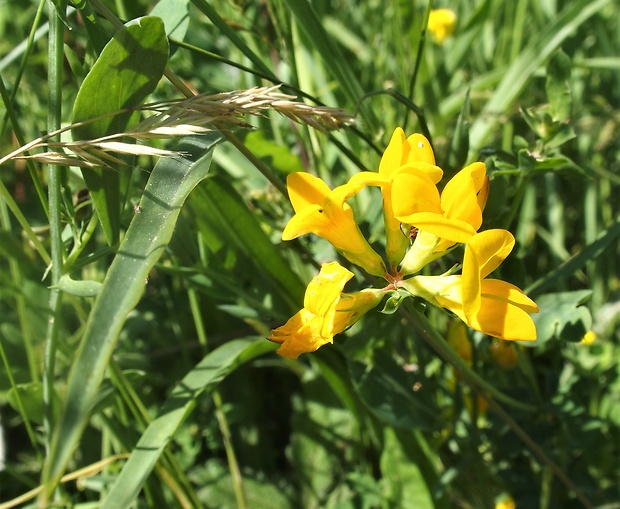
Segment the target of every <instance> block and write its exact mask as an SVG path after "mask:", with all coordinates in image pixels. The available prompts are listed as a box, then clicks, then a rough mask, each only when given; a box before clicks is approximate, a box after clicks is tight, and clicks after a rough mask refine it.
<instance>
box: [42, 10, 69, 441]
mask: <svg viewBox="0 0 620 509" xmlns="http://www.w3.org/2000/svg"><path fill="white" fill-rule="evenodd" d="M58 8H59V9H60V6H59V7H58ZM48 14H49V26H50V32H49V45H48V105H49V107H48V119H47V128H48V131H50V132H51V131H54V130H56V129H58V128H59V127H60V123H61V113H62V65H63V35H64V34H63V30H64V25H63V23H62V20H61V19H60V17H59V16H58V13H57V11H56V6H55V5H54V4H53V3H52V2H51V1H50V2H48ZM48 168H49V171H48V199H49V221H50V241H51V253H52V267H51V286H52V288H51V289H50V297H49V312H50V315H49V322H48V327H47V332H46V338H45V353H44V368H43V404H44V407H45V413H44V429H45V448H46V451H47V452H48V453H49V452H50V449H51V441H52V433H53V429H54V415H55V397H54V381H55V376H54V375H55V366H56V350H57V346H58V345H57V342H58V331H59V326H60V323H59V322H60V318H61V313H60V312H61V305H62V292H61V291H60V290H59V289H58V288H57V287H56V286H57V284H58V283H59V281H60V277H61V276H62V270H63V255H64V253H63V243H62V238H61V233H62V225H61V200H62V196H61V179H62V172H63V169H62V168H61V167H58V166H52V165H50V166H49V167H48Z"/></svg>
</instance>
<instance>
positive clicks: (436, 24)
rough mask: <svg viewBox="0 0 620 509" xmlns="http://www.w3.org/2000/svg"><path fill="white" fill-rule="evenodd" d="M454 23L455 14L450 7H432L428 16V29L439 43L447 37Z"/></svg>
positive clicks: (452, 29)
mask: <svg viewBox="0 0 620 509" xmlns="http://www.w3.org/2000/svg"><path fill="white" fill-rule="evenodd" d="M455 24H456V14H455V13H454V11H452V10H451V9H433V10H432V11H431V13H430V16H429V18H428V31H429V32H430V33H432V34H433V35H434V36H435V39H436V40H437V42H438V43H439V44H441V43H443V41H444V40H445V39H446V37H448V36H449V35H450V34H451V33H452V32H453V31H454V26H455Z"/></svg>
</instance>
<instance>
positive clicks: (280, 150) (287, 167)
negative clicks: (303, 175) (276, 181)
mask: <svg viewBox="0 0 620 509" xmlns="http://www.w3.org/2000/svg"><path fill="white" fill-rule="evenodd" d="M244 144H245V146H246V147H247V149H248V150H249V151H250V152H252V153H253V154H254V155H255V156H257V157H263V158H269V159H270V166H272V167H273V168H275V169H276V170H278V171H279V172H281V173H282V174H283V175H288V174H289V173H294V172H296V171H304V166H303V164H302V163H301V160H300V159H299V157H297V156H295V155H293V154H292V153H291V151H290V150H289V149H288V148H287V147H285V146H282V145H278V144H276V143H275V142H274V141H271V140H269V139H267V137H266V136H265V133H264V132H262V131H252V132H250V133H248V135H247V136H246V137H245V140H244Z"/></svg>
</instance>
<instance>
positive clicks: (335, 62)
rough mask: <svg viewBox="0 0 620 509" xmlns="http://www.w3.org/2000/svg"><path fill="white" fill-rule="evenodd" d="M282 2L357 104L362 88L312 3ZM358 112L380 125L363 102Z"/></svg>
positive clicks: (296, 0) (351, 102) (375, 124)
mask: <svg viewBox="0 0 620 509" xmlns="http://www.w3.org/2000/svg"><path fill="white" fill-rule="evenodd" d="M284 3H285V4H286V6H287V7H288V9H289V10H290V12H291V13H292V14H293V16H294V17H295V19H296V21H297V23H298V24H299V27H300V28H301V30H302V32H303V33H304V35H305V36H306V38H307V40H308V41H311V44H312V45H313V47H314V49H315V50H316V52H317V54H318V55H321V56H322V58H323V62H324V63H325V66H326V67H327V68H328V69H329V70H330V72H331V73H332V75H333V76H334V77H335V78H336V79H337V80H338V83H339V85H340V87H341V88H342V91H343V92H344V94H345V95H346V97H347V99H348V100H349V101H350V104H357V102H358V101H359V100H360V99H361V98H362V96H363V95H364V93H365V91H364V88H363V87H362V85H361V84H360V82H359V80H358V78H357V75H356V73H355V72H354V71H353V69H352V68H351V65H350V63H349V61H348V60H346V59H345V58H344V57H343V55H342V52H341V51H340V49H339V47H338V46H336V44H335V43H334V41H333V40H332V38H331V37H330V36H329V34H328V33H327V32H326V30H325V28H324V26H323V24H322V23H321V20H320V19H319V17H318V16H317V13H316V11H315V10H314V8H313V7H312V4H311V3H310V2H308V1H307V0H284ZM360 111H361V113H362V115H363V116H364V118H365V120H366V121H367V122H368V124H369V125H370V126H372V127H373V128H375V127H377V126H379V125H380V124H379V121H378V119H377V117H376V115H375V114H374V112H373V111H372V110H371V109H370V107H369V106H368V105H366V104H365V103H362V105H361V107H360Z"/></svg>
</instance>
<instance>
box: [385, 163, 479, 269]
mask: <svg viewBox="0 0 620 509" xmlns="http://www.w3.org/2000/svg"><path fill="white" fill-rule="evenodd" d="M392 190H393V191H392V206H393V209H394V215H395V217H396V219H397V220H398V221H401V222H402V223H405V224H410V225H412V226H415V227H416V228H419V230H420V232H419V233H418V235H417V237H416V239H415V242H414V244H413V246H412V247H411V249H410V250H409V252H408V253H407V256H406V257H405V259H404V260H403V262H402V264H401V273H403V274H414V273H415V272H418V271H419V270H420V269H421V268H422V267H424V266H425V265H426V264H427V263H429V262H431V261H433V260H434V259H436V258H439V257H440V256H442V255H443V254H445V252H446V251H447V250H448V249H451V248H452V247H453V246H454V245H455V243H457V242H467V241H468V240H469V239H470V238H471V237H472V236H473V235H475V234H476V232H477V231H478V228H480V226H481V225H482V211H483V210H484V206H485V205H486V200H487V196H488V191H489V179H488V177H487V176H486V166H485V165H484V164H483V163H473V164H470V165H469V166H467V167H465V168H463V169H462V170H461V171H459V172H458V173H457V174H456V175H455V176H454V177H452V179H450V181H449V182H448V183H447V184H446V186H445V187H444V189H443V191H442V192H441V195H440V194H439V191H437V188H435V187H434V186H429V184H428V182H427V181H424V180H423V179H421V178H420V175H419V174H415V173H413V172H410V171H406V170H405V171H400V172H398V174H397V175H396V176H395V178H394V184H393V186H392Z"/></svg>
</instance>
